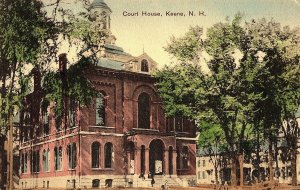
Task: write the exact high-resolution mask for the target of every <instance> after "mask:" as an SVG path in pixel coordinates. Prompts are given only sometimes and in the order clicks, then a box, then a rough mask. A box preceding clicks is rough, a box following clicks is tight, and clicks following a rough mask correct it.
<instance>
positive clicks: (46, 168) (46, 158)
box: [43, 150, 50, 172]
mask: <svg viewBox="0 0 300 190" xmlns="http://www.w3.org/2000/svg"><path fill="white" fill-rule="evenodd" d="M49 159H50V157H49V150H44V151H43V169H44V172H48V171H49Z"/></svg>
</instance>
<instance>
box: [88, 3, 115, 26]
mask: <svg viewBox="0 0 300 190" xmlns="http://www.w3.org/2000/svg"><path fill="white" fill-rule="evenodd" d="M89 10H90V20H91V21H94V22H97V23H99V27H100V28H99V29H106V30H109V29H110V14H111V13H112V11H111V9H110V8H109V6H107V4H106V3H105V2H104V0H94V1H93V2H92V3H91V5H90V7H89Z"/></svg>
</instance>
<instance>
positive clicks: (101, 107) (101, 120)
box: [96, 93, 106, 126]
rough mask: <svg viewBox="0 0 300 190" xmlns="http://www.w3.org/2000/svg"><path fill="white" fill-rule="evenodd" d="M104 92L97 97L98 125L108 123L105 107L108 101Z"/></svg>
mask: <svg viewBox="0 0 300 190" xmlns="http://www.w3.org/2000/svg"><path fill="white" fill-rule="evenodd" d="M104 97H105V94H104V93H98V95H97V97H96V125H100V126H101V125H102V126H103V125H106V117H105V116H106V114H105V107H106V101H105V99H104Z"/></svg>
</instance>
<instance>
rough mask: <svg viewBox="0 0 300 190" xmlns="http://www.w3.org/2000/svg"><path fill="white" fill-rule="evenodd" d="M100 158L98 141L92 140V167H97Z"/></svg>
mask: <svg viewBox="0 0 300 190" xmlns="http://www.w3.org/2000/svg"><path fill="white" fill-rule="evenodd" d="M99 158H100V143H99V142H93V144H92V168H99V166H100V165H99V163H100V162H99Z"/></svg>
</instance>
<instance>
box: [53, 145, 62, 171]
mask: <svg viewBox="0 0 300 190" xmlns="http://www.w3.org/2000/svg"><path fill="white" fill-rule="evenodd" d="M54 168H55V170H61V168H62V148H61V147H55V148H54Z"/></svg>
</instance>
